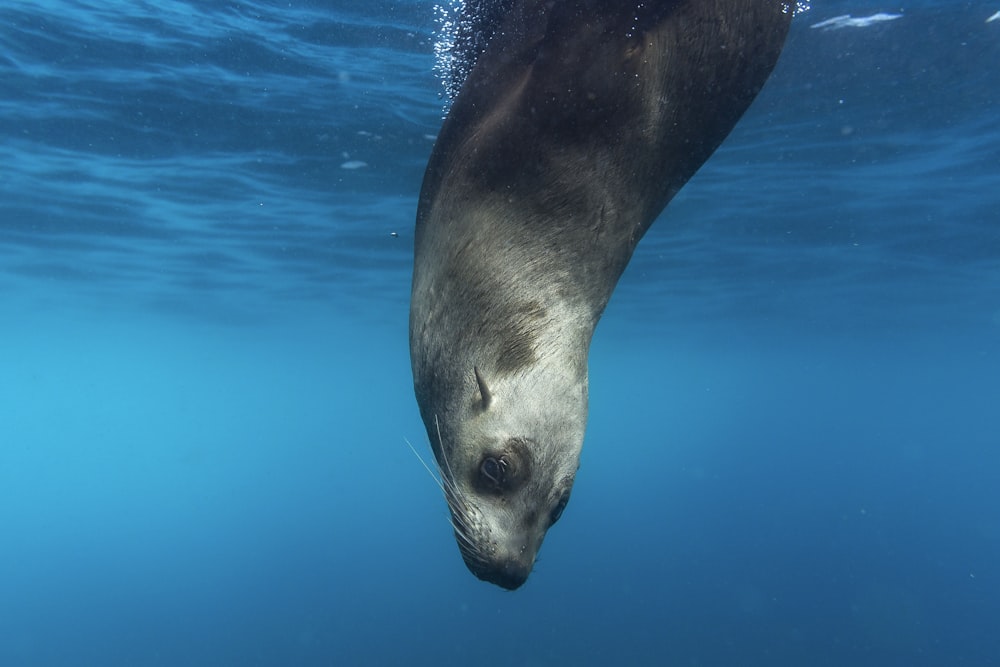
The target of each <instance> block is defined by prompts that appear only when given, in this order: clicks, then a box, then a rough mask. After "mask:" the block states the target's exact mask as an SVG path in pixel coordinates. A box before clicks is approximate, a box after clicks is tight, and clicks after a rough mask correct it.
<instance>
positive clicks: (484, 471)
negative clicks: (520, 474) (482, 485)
mask: <svg viewBox="0 0 1000 667" xmlns="http://www.w3.org/2000/svg"><path fill="white" fill-rule="evenodd" d="M506 470H507V462H506V461H504V460H503V457H501V458H499V459H495V458H493V457H492V456H487V457H486V458H485V459H483V462H482V464H480V466H479V473H480V474H481V475H482V476H483V477H485V478H486V480H487V481H488V482H489V483H490V484H491V485H492V486H494V487H497V488H499V487H501V486H503V483H504V477H505V474H504V473H505V472H506Z"/></svg>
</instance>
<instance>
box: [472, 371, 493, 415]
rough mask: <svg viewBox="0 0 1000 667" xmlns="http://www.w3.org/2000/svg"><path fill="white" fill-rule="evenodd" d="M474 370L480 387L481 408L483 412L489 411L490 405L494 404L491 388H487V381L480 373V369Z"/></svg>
mask: <svg viewBox="0 0 1000 667" xmlns="http://www.w3.org/2000/svg"><path fill="white" fill-rule="evenodd" d="M472 370H473V371H474V372H475V374H476V384H477V385H479V397H480V400H479V407H480V409H482V410H489V409H490V403H492V402H493V394H491V393H490V388H489V387H487V386H486V380H484V379H483V375H482V373H480V372H479V367H478V366H473V367H472Z"/></svg>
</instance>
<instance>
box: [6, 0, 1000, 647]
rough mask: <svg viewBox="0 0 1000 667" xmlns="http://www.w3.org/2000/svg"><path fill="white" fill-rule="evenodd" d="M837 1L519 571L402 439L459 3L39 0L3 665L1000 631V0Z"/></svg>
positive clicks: (21, 18)
mask: <svg viewBox="0 0 1000 667" xmlns="http://www.w3.org/2000/svg"><path fill="white" fill-rule="evenodd" d="M811 5H812V6H811V8H810V9H809V10H808V11H804V12H802V13H800V14H799V15H798V16H797V17H796V18H795V20H794V23H793V28H792V33H791V36H790V38H789V40H788V43H787V46H786V48H785V51H784V53H783V55H782V58H781V61H780V62H779V64H778V67H777V69H776V70H775V72H774V75H773V76H772V78H771V80H770V81H769V83H768V84H767V86H766V87H765V89H764V91H763V92H762V94H761V95H760V97H759V98H758V100H757V101H756V102H755V104H754V105H753V107H751V109H750V111H749V112H748V113H747V114H746V116H745V117H744V119H743V120H742V122H741V123H740V124H739V125H738V126H737V128H736V130H735V131H734V132H733V133H732V135H731V136H730V137H729V139H728V140H727V141H726V142H725V143H724V144H723V146H722V147H721V148H720V149H719V151H718V152H717V153H716V155H715V156H714V157H713V158H712V159H711V160H710V161H709V162H708V163H707V164H706V165H705V167H704V168H703V169H702V170H701V171H700V172H699V173H698V175H696V177H695V178H694V179H693V180H692V181H691V182H690V183H689V184H688V185H687V186H686V187H685V188H684V190H683V191H682V192H681V193H680V195H679V196H678V197H677V198H676V199H675V201H674V202H673V203H672V204H671V206H669V207H668V209H667V210H666V212H665V213H664V214H663V215H662V216H661V219H660V220H659V221H658V222H657V223H656V224H655V225H654V226H653V228H652V230H651V231H650V232H649V233H648V235H647V236H646V238H645V239H644V240H643V242H642V243H641V244H640V246H639V249H638V251H637V252H636V254H635V256H634V259H633V260H632V263H631V265H630V267H629V269H628V271H627V272H626V274H625V276H624V277H623V279H622V281H621V283H620V285H619V287H618V290H617V292H616V293H615V296H614V298H613V299H612V302H611V305H610V307H609V308H608V310H607V312H606V313H605V316H604V318H603V320H602V322H601V324H600V326H599V327H598V329H597V333H596V336H595V339H594V343H593V347H592V350H591V377H590V387H591V399H590V405H591V414H590V424H589V427H588V432H587V438H586V443H585V446H584V452H583V458H582V464H581V468H580V471H579V474H578V476H577V482H576V486H575V488H574V494H573V499H572V501H571V502H570V504H569V507H568V508H567V510H566V512H565V514H564V515H563V518H562V520H561V521H560V523H559V525H558V526H557V527H555V528H554V529H553V530H552V531H551V533H550V534H549V536H548V538H547V539H546V542H545V545H544V547H543V549H542V552H541V556H540V559H539V562H538V564H537V566H536V568H535V572H534V574H533V575H532V577H531V578H530V579H529V581H528V583H527V584H526V585H525V586H524V587H523V588H522V589H521V590H519V591H517V592H514V593H508V592H505V591H502V590H500V589H498V588H496V587H493V586H490V585H488V584H485V583H482V582H480V581H478V580H476V579H475V578H474V577H473V576H472V575H471V574H470V573H469V572H468V571H467V570H466V568H465V566H464V565H463V563H462V561H461V558H460V557H459V553H458V549H457V547H456V546H455V543H454V539H453V536H452V534H451V530H450V527H449V525H448V516H447V511H446V508H445V503H444V500H443V498H442V497H441V493H440V491H439V490H438V488H437V487H436V486H435V483H434V482H433V481H432V480H431V479H430V478H429V477H428V475H427V473H426V471H425V470H424V469H423V467H422V466H421V464H420V462H419V461H418V460H417V459H416V458H415V457H414V456H413V454H412V453H411V452H410V450H409V449H408V447H407V445H406V442H405V441H404V439H408V440H409V441H410V442H412V443H414V445H415V446H416V448H417V449H418V451H420V452H421V453H422V455H423V456H424V457H425V459H427V460H430V458H431V457H430V454H429V449H428V447H427V440H426V434H425V431H424V426H423V424H422V423H421V421H420V418H419V414H418V412H417V409H416V403H415V400H414V398H413V389H412V379H411V375H410V368H409V359H408V347H407V311H408V298H409V279H410V271H411V267H412V230H413V219H414V214H415V210H416V199H417V193H418V190H419V187H420V181H421V177H422V175H423V168H424V165H425V164H426V160H427V157H428V155H429V153H430V150H431V147H432V145H433V140H434V136H435V134H436V133H437V130H438V128H439V126H440V122H441V119H442V115H443V113H444V108H445V99H444V97H443V94H442V90H443V88H442V83H441V80H440V77H439V75H438V74H437V73H436V72H435V52H434V46H435V43H437V42H438V41H439V40H440V38H441V26H440V21H439V17H440V12H439V11H438V10H436V9H435V6H434V2H433V1H432V0H399V1H394V2H389V1H386V0H366V1H365V2H360V1H358V0H355V1H352V2H348V1H347V0H341V1H326V2H321V1H319V0H313V1H298V0H285V1H282V2H278V1H277V0H273V1H266V2H265V1H258V2H234V1H226V2H223V1H218V0H199V1H198V2H194V1H193V0H191V1H183V0H164V1H160V0H158V1H157V2H155V3H154V2H147V1H144V0H131V1H128V2H125V1H118V2H115V1H110V0H109V1H106V2H99V1H97V0H5V1H4V2H3V4H2V5H0V667H50V666H74V667H76V666H95V667H96V666H100V667H119V666H121V667H125V666H128V667H144V666H161V665H162V666H206V667H208V666H220V667H221V666H230V665H231V666H251V665H261V666H272V665H274V666H278V665H281V666H288V665H296V666H300V665H301V666H312V665H423V664H428V665H465V664H475V665H480V666H493V665H519V666H535V665H611V664H616V665H689V666H690V665H697V666H716V665H726V666H729V665H739V666H761V667H764V666H768V667H774V666H784V665H789V666H804V665H810V666H827V665H829V666H834V665H838V666H839V665H854V666H869V665H870V666H880V667H885V666H892V665H900V666H903V665H906V666H918V665H949V666H952V665H956V666H957V665H962V666H978V665H997V664H1000V632H998V629H1000V122H998V108H1000V71H998V69H1000V68H998V67H997V64H998V63H1000V18H998V16H997V12H998V10H1000V2H997V1H996V0H988V1H986V0H983V1H968V2H961V1H951V0H948V1H947V2H946V1H944V0H938V1H933V2H932V1H930V0H895V4H889V3H887V2H884V1H882V2H872V1H870V0H813V2H812V3H811ZM848 15H849V16H850V18H846V16H848ZM880 15H881V16H880Z"/></svg>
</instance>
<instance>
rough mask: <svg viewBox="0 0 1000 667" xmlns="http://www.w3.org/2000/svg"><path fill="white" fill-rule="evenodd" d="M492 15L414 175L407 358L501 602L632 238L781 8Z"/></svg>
mask: <svg viewBox="0 0 1000 667" xmlns="http://www.w3.org/2000/svg"><path fill="white" fill-rule="evenodd" d="M502 4H507V5H508V6H506V7H504V9H505V11H502V12H496V11H494V12H493V14H494V15H495V16H496V17H497V19H496V20H497V21H498V23H497V24H496V25H495V26H493V36H492V38H491V39H490V40H489V42H488V44H487V46H486V48H485V50H484V51H483V52H482V53H481V55H479V56H478V59H477V60H476V62H475V65H474V67H473V68H472V69H471V71H470V73H469V75H468V77H467V78H466V80H465V81H464V83H463V85H462V87H461V89H460V92H459V94H458V96H457V97H456V99H455V100H454V104H453V106H452V108H451V110H450V112H449V114H448V117H447V118H446V119H445V122H444V125H443V127H442V130H441V132H440V134H439V136H438V139H437V142H436V144H435V146H434V150H433V152H432V155H431V158H430V161H429V164H428V167H427V171H426V174H425V177H424V182H423V187H422V190H421V194H420V201H419V207H418V211H417V224H416V238H415V245H416V250H415V262H414V273H413V287H412V298H411V310H410V353H411V361H412V368H413V379H414V388H415V392H416V397H417V402H418V404H419V407H420V412H421V416H422V418H423V420H424V423H425V425H426V427H427V432H428V436H429V438H430V441H431V445H432V448H433V450H434V454H435V458H436V459H437V462H438V466H439V468H440V471H441V477H442V482H443V485H444V488H445V496H446V499H447V501H448V505H449V508H450V511H451V517H452V524H453V526H454V529H455V535H456V539H457V542H458V546H459V549H460V551H461V553H462V556H463V558H464V560H465V562H466V565H467V566H468V567H469V569H470V570H471V571H472V572H473V573H474V574H475V575H476V576H478V577H480V578H481V579H484V580H487V581H490V582H493V583H495V584H498V585H500V586H503V587H505V588H509V589H513V588H517V587H518V586H520V585H521V584H522V583H524V581H525V580H526V579H527V577H528V574H529V573H530V571H531V568H532V566H533V564H534V561H535V557H536V555H537V553H538V550H539V547H540V546H541V543H542V539H543V538H544V536H545V534H546V531H547V530H548V529H549V527H551V526H552V524H554V523H555V521H556V520H557V519H558V518H559V516H560V514H561V513H562V510H563V508H564V507H565V506H566V502H567V501H568V499H569V494H570V490H571V488H572V485H573V479H574V476H575V473H576V470H577V467H578V464H579V456H580V450H581V447H582V443H583V435H584V428H585V425H586V419H587V354H588V350H589V346H590V340H591V337H592V334H593V331H594V327H595V325H596V324H597V321H598V319H599V318H600V316H601V313H602V312H603V310H604V307H605V305H606V304H607V302H608V299H609V298H610V296H611V293H612V291H613V290H614V287H615V285H616V283H617V281H618V279H619V277H620V276H621V274H622V271H623V270H624V269H625V266H626V265H627V263H628V261H629V258H630V257H631V255H632V252H633V250H634V249H635V247H636V244H637V243H638V242H639V239H640V238H641V237H642V235H643V234H644V233H645V231H646V230H647V229H648V228H649V226H650V224H652V222H653V220H654V219H655V218H656V216H657V215H658V214H659V213H660V211H661V210H662V209H663V207H664V206H665V205H666V204H667V203H668V202H669V201H670V199H671V198H672V197H673V196H674V194H676V193H677V191H678V190H679V189H680V188H681V186H683V185H684V183H685V182H687V180H688V179H689V178H691V176H692V175H693V174H694V173H695V171H696V170H697V169H698V168H699V167H700V166H701V165H702V163H703V162H704V161H705V160H707V159H708V157H709V156H710V155H711V154H712V152H713V151H714V150H715V149H716V147H718V145H719V144H720V143H721V142H722V141H723V139H724V138H725V137H726V136H727V135H728V134H729V132H730V131H731V130H732V128H733V127H734V126H735V124H736V122H737V121H738V120H739V118H740V117H741V116H742V114H743V112H744V111H745V110H746V108H747V107H748V106H749V105H750V103H751V102H752V101H753V99H754V97H755V96H756V95H757V93H758V91H759V90H760V89H761V87H762V86H763V85H764V82H765V80H766V79H767V77H768V75H769V74H770V72H771V70H772V69H773V67H774V65H775V63H776V61H777V59H778V56H779V54H780V51H781V47H782V44H783V43H784V39H785V35H786V33H787V30H788V26H789V23H790V21H791V11H790V10H789V8H788V7H787V6H786V5H785V4H784V3H782V2H780V1H778V0H644V1H641V2H640V1H638V0H515V1H513V2H510V3H502ZM494 9H495V8H494Z"/></svg>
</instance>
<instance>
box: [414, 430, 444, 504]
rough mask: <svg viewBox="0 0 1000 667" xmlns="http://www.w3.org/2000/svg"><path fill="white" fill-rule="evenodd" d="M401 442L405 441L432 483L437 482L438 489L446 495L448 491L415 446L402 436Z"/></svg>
mask: <svg viewBox="0 0 1000 667" xmlns="http://www.w3.org/2000/svg"><path fill="white" fill-rule="evenodd" d="M403 442H405V443H406V446H407V447H409V448H410V451H411V452H413V455H414V456H416V457H417V460H418V461H420V465H422V466H423V467H424V470H426V471H427V474H428V475H430V476H431V479H433V480H434V483H435V484H437V486H438V488H439V489H441V492H442V493H444V494H445V495H447V494H448V492H447V491H445V488H444V484H443V483H442V482H441V480H440V479H438V477H437V475H435V474H434V471H433V470H431V468H430V466H428V465H427V462H426V461H424V457H422V456H421V455H420V453H419V452H418V451H417V450H416V448H415V447H414V446H413V445H412V444H410V441H409V440H407V439H406V438H403Z"/></svg>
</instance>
